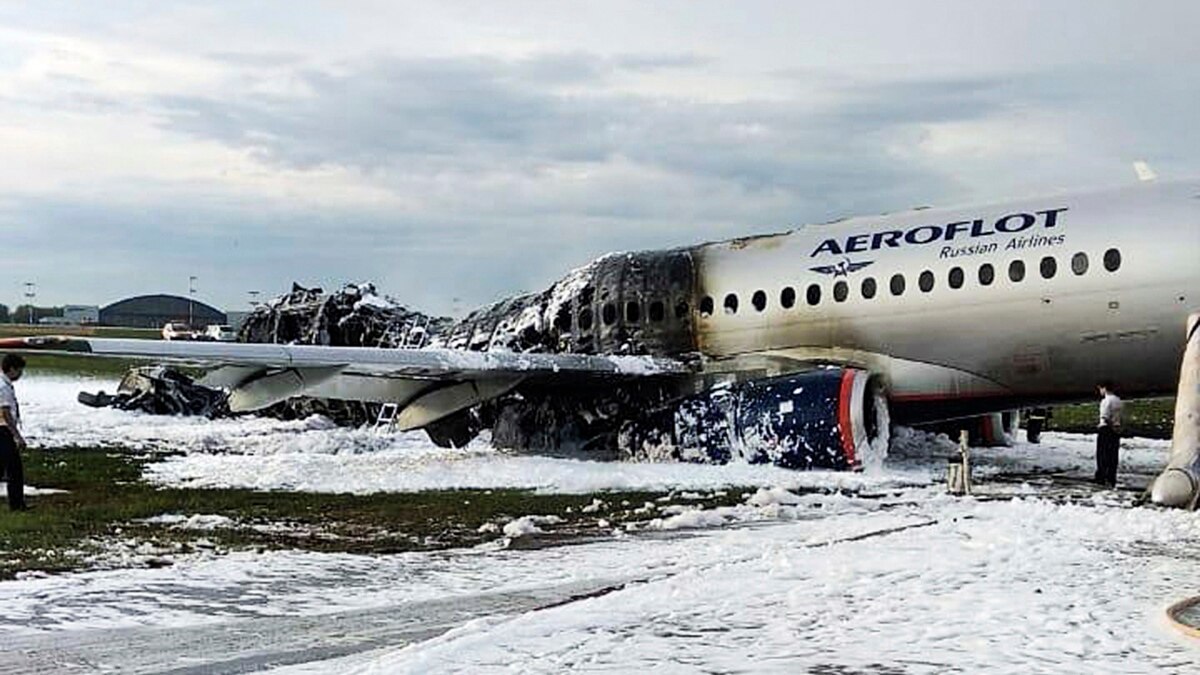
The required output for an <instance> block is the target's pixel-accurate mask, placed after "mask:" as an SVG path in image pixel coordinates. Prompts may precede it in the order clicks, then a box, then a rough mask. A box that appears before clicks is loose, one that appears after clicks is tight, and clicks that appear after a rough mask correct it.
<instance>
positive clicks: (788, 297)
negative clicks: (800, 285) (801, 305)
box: [779, 286, 796, 309]
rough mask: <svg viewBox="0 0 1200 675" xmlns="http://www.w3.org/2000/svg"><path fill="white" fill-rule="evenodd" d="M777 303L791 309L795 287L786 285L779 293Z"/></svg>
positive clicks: (793, 304) (794, 301)
mask: <svg viewBox="0 0 1200 675" xmlns="http://www.w3.org/2000/svg"><path fill="white" fill-rule="evenodd" d="M779 304H781V305H783V308H784V309H791V308H792V307H794V306H795V305H796V289H794V288H792V287H791V286H788V287H787V288H784V289H783V291H781V292H780V293H779Z"/></svg>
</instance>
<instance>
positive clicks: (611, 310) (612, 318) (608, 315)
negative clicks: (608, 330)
mask: <svg viewBox="0 0 1200 675" xmlns="http://www.w3.org/2000/svg"><path fill="white" fill-rule="evenodd" d="M600 317H601V318H603V319H604V325H605V326H611V325H613V324H614V323H616V322H617V308H616V306H614V305H613V304H612V303H611V302H608V303H605V304H604V308H603V309H601V310H600Z"/></svg>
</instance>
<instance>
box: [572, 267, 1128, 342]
mask: <svg viewBox="0 0 1200 675" xmlns="http://www.w3.org/2000/svg"><path fill="white" fill-rule="evenodd" d="M1103 263H1104V269H1106V270H1108V271H1109V272H1116V271H1117V270H1118V269H1119V268H1120V267H1121V252H1120V251H1118V250H1117V249H1115V248H1112V249H1109V250H1107V251H1105V253H1104V259H1103ZM1088 265H1089V263H1088V256H1087V254H1086V253H1076V254H1075V255H1074V256H1072V257H1071V271H1072V272H1074V273H1075V275H1076V276H1082V275H1083V274H1086V273H1087V271H1088ZM1038 270H1039V272H1040V273H1041V276H1042V278H1043V279H1053V278H1054V276H1055V275H1056V274H1058V261H1057V260H1056V259H1055V258H1054V257H1053V256H1046V257H1044V258H1042V260H1041V263H1040V264H1039V265H1038ZM977 277H978V279H979V285H980V286H990V285H992V283H993V282H994V281H995V280H996V269H995V267H993V266H992V264H991V263H984V264H982V265H980V266H979V270H978V273H977ZM1008 278H1009V279H1011V280H1012V281H1013V282H1020V281H1023V280H1024V279H1025V262H1024V261H1022V260H1014V261H1012V262H1011V263H1009V266H1008ZM946 283H947V285H948V286H949V287H950V288H953V289H959V288H962V287H963V285H964V284H965V283H966V272H965V271H964V270H963V268H961V267H954V268H951V269H950V272H949V274H948V275H947V277H946ZM934 284H935V279H934V274H933V272H931V271H929V270H925V271H924V272H921V274H920V276H918V277H917V288H919V289H920V290H921V292H923V293H928V292H930V291H932V290H933V286H934ZM906 288H907V281H906V280H905V277H904V275H903V274H893V275H892V277H891V279H889V280H888V289H889V290H890V291H891V294H892V295H894V296H900V295H904V292H905V290H906ZM859 293H860V294H861V295H862V297H863V298H864V299H867V300H870V299H872V298H874V297H875V295H876V294H877V293H878V285H877V283H876V281H875V278H874V277H867V278H865V279H863V280H862V283H861V285H860V286H859ZM821 294H822V291H821V286H820V285H819V284H810V285H809V286H808V288H807V289H806V290H805V292H804V301H805V302H806V303H808V305H809V306H816V305H819V304H820V303H821ZM849 297H850V284H849V283H847V282H846V281H842V280H839V281H837V282H835V283H834V284H833V300H834V302H845V301H846V300H847V299H849ZM796 299H797V298H796V289H794V288H792V287H791V286H788V287H786V288H784V289H783V290H782V291H781V292H780V294H779V304H780V306H781V307H783V308H784V309H791V308H793V307H795V306H796ZM714 304H715V303H714V301H713V299H712V298H711V297H709V296H705V297H704V298H702V299H701V300H700V314H701V315H702V316H711V315H712V314H713V311H714V309H715V307H714ZM750 304H751V305H752V306H753V307H754V309H755V310H756V311H759V312H762V311H765V310H766V309H767V293H766V291H762V290H758V291H755V292H754V295H753V296H751V298H750ZM723 307H724V310H725V313H726V314H737V312H738V296H737V294H736V293H729V294H728V295H726V296H725V301H724V304H723ZM624 309H625V322H626V323H639V322H641V320H642V306H641V304H640V303H638V302H637V301H636V300H631V301H629V302H627V303H625V308H624ZM674 310H675V318H676V319H683V318H685V317H686V316H687V314H688V310H689V307H688V303H687V301H685V300H680V301H679V302H677V303H675V307H674ZM617 317H618V309H617V305H615V304H613V303H611V302H610V303H606V304H605V305H604V306H603V307H601V309H600V320H601V321H602V322H603V323H604V325H606V326H611V325H613V324H615V323H616V322H617ZM666 317H667V308H666V305H665V304H664V303H663V302H662V301H661V300H655V301H653V302H651V303H650V304H649V305H648V306H647V308H646V318H647V319H648V320H649V321H650V322H652V323H661V322H662V321H665V320H666ZM595 321H596V318H595V316H594V314H593V312H592V309H591V308H590V307H584V308H583V309H581V310H579V314H578V315H577V316H576V325H577V326H578V327H579V329H580V330H582V331H589V330H591V329H592V327H593V325H594V324H595ZM556 323H558V324H559V325H558V328H559V329H561V330H564V331H565V330H570V328H571V326H570V318H569V317H568V316H563V317H561V318H560V319H559V320H558V321H557V322H556Z"/></svg>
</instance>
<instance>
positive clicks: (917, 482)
mask: <svg viewBox="0 0 1200 675" xmlns="http://www.w3.org/2000/svg"><path fill="white" fill-rule="evenodd" d="M79 386H80V384H79V382H78V381H68V380H55V379H35V378H31V379H30V380H29V381H28V382H23V383H21V385H20V387H21V389H20V393H21V395H22V397H23V400H24V401H26V402H27V403H26V405H25V408H24V413H25V417H26V419H27V420H28V423H29V424H30V428H29V431H30V433H31V434H32V435H34V436H35V438H37V440H38V441H39V442H40V443H42V444H45V445H63V444H71V445H84V444H93V443H96V442H106V443H109V444H117V445H126V446H141V447H146V446H147V445H152V446H155V447H165V448H172V449H177V450H182V451H184V452H185V454H184V455H183V456H181V457H180V458H178V459H177V460H171V461H169V462H167V463H166V466H169V467H173V468H170V469H162V470H159V471H158V472H156V474H155V476H156V479H157V480H161V481H164V482H174V483H180V484H191V485H217V484H221V485H248V486H259V487H292V488H300V487H305V488H311V489H323V490H340V489H347V488H348V487H352V488H353V489H355V490H357V491H371V490H376V489H426V488H436V487H448V486H465V485H475V486H480V487H485V486H486V487H499V486H502V485H518V486H527V487H537V488H540V489H543V490H560V489H561V490H573V491H576V490H588V489H596V488H611V487H632V486H636V487H660V486H661V487H668V486H669V487H672V488H680V487H697V486H699V487H707V486H716V485H725V484H738V485H761V486H764V489H759V490H755V489H753V488H751V489H750V490H748V491H747V493H746V496H745V498H744V500H743V503H742V505H741V506H735V507H724V508H721V509H712V510H708V511H692V510H689V509H688V508H687V507H686V506H675V507H668V508H664V509H662V513H661V514H660V517H659V518H658V519H657V520H655V521H653V522H651V523H650V524H648V525H645V526H642V527H640V528H639V529H636V530H633V531H621V532H614V534H613V535H612V537H611V538H610V539H606V540H601V541H595V542H591V543H586V544H579V545H573V546H563V547H556V548H548V549H538V550H514V549H511V548H504V547H503V546H495V545H493V546H487V547H482V548H479V549H473V550H462V551H450V552H439V553H408V554H402V555H392V556H354V555H341V554H338V555H334V554H320V553H301V552H271V553H262V554H255V553H250V552H245V553H236V554H230V555H227V556H223V557H196V558H188V559H182V560H179V561H178V562H177V563H176V564H175V565H174V566H173V567H170V568H166V569H125V570H111V571H103V572H89V573H82V574H72V575H62V576H55V577H46V578H27V579H22V580H18V581H10V582H4V583H0V635H2V636H4V639H5V641H6V643H5V644H6V645H7V647H6V648H7V649H10V650H11V652H10V654H11V655H12V656H13V658H12V659H9V660H7V661H6V660H0V672H5V671H4V669H5V668H6V667H12V668H19V669H20V670H21V671H23V672H39V671H40V672H56V669H57V668H61V667H63V664H65V663H74V662H75V661H71V660H70V659H76V658H77V659H78V660H79V662H84V663H87V664H90V666H91V667H93V668H95V669H98V670H108V671H114V672H116V671H143V672H157V671H164V670H170V669H173V668H183V667H187V668H195V669H200V670H203V671H205V672H246V671H248V670H254V669H264V668H269V667H271V666H282V668H281V670H280V672H285V673H325V672H349V673H409V672H411V673H418V672H419V673H425V672H470V673H475V672H496V671H504V672H563V671H566V670H584V671H606V672H629V671H634V670H646V671H655V672H696V671H705V672H825V673H851V672H855V673H857V672H863V673H944V672H989V673H992V672H995V673H1029V672H1061V673H1076V672H1088V673H1163V672H1166V673H1194V672H1197V671H1198V669H1200V645H1197V643H1196V642H1195V641H1192V642H1188V640H1187V638H1184V637H1182V636H1181V635H1180V634H1178V633H1176V632H1175V631H1173V630H1172V629H1171V628H1170V627H1169V626H1168V625H1167V622H1166V621H1165V619H1164V618H1163V616H1164V614H1163V612H1164V610H1165V608H1166V607H1167V606H1168V605H1169V604H1171V603H1172V602H1173V601H1175V600H1178V599H1180V598H1183V597H1186V596H1189V595H1195V594H1196V593H1197V592H1200V564H1198V563H1200V554H1198V553H1197V551H1200V518H1198V517H1197V515H1196V514H1194V513H1184V512H1180V511H1167V510H1158V509H1149V508H1132V507H1131V506H1130V503H1129V496H1128V494H1127V493H1122V492H1113V491H1093V490H1092V489H1091V488H1090V487H1088V486H1086V485H1084V484H1082V483H1081V484H1080V485H1078V486H1077V487H1072V488H1068V489H1071V490H1074V491H1075V492H1074V493H1073V494H1072V495H1071V498H1069V499H1063V498H1062V495H1061V494H1058V495H1054V498H1051V496H1052V495H1051V494H1050V491H1051V490H1062V489H1063V488H1062V484H1061V483H1059V484H1058V485H1057V486H1055V487H1053V488H1047V487H1045V486H1043V484H1041V483H1039V480H1038V476H1039V474H1040V473H1041V472H1056V473H1059V474H1063V473H1066V474H1069V475H1077V476H1080V477H1084V476H1087V475H1088V474H1090V472H1091V467H1092V443H1093V439H1091V438H1090V437H1087V436H1070V435H1054V434H1051V435H1048V436H1047V437H1046V439H1045V442H1044V443H1043V444H1042V445H1038V446H1032V445H1026V444H1018V446H1017V447H1015V448H1011V449H1006V450H989V451H984V452H980V453H977V455H976V459H977V466H978V467H979V474H980V475H981V477H982V478H983V482H982V484H981V485H980V486H979V487H980V493H981V494H982V495H985V497H983V498H951V497H948V496H946V495H945V494H944V493H943V491H942V488H941V486H939V485H937V484H935V483H934V479H935V477H938V476H941V474H942V472H943V470H944V465H943V461H942V460H941V459H935V458H940V457H941V456H944V454H945V453H946V452H947V451H948V450H949V448H947V447H945V446H944V445H942V443H943V441H939V440H938V439H935V438H932V437H929V436H925V435H922V434H918V433H915V432H908V431H903V430H902V431H901V432H900V438H899V439H898V441H897V443H896V444H895V445H894V447H893V456H892V457H890V458H889V460H888V461H887V462H886V463H885V465H884V467H883V468H882V469H880V470H878V471H876V472H873V473H863V474H858V475H838V474H799V473H794V472H788V471H781V470H776V469H771V468H766V467H747V466H739V465H733V466H726V467H719V466H685V465H677V464H662V465H623V464H601V463H589V462H574V461H570V460H539V459H535V458H522V457H511V456H508V455H505V454H503V453H497V452H494V451H492V450H490V449H488V448H487V447H486V446H483V445H476V446H473V447H471V448H468V449H466V450H463V451H446V450H440V449H436V448H433V447H431V446H430V445H429V444H428V443H426V442H424V441H422V440H421V439H420V438H419V437H411V436H402V437H399V438H392V437H388V436H383V435H376V434H373V433H370V432H360V431H347V430H339V429H330V428H325V426H324V425H320V424H316V423H297V424H286V423H277V422H268V421H262V420H253V419H247V420H236V421H220V422H209V421H203V420H189V419H183V418H176V419H172V418H154V417H148V416H142V415H133V414H129V413H118V412H114V411H91V410H86V409H81V408H79V407H76V406H75V405H74V404H73V403H70V401H71V400H73V397H74V391H75V390H76V389H78V388H79ZM93 386H94V385H93ZM63 401H65V403H64V402H63ZM1124 448H1125V449H1124V451H1123V453H1122V471H1123V480H1124V481H1127V482H1128V481H1131V480H1134V479H1143V480H1144V479H1145V478H1146V477H1147V476H1149V475H1151V474H1153V472H1154V471H1155V470H1157V469H1159V468H1161V466H1162V464H1163V462H1164V461H1165V458H1166V444H1165V443H1163V442H1158V441H1144V440H1140V439H1128V440H1126V442H1125V444H1124ZM293 464H294V465H297V466H298V467H300V468H288V467H289V465H293ZM256 467H257V472H258V473H259V474H265V475H266V477H262V476H259V477H255V475H254V474H255V468H256ZM526 472H529V473H528V474H527V473H526ZM481 473H483V474H492V475H482V476H481V475H477V474H481ZM1000 474H1004V476H1003V478H1004V479H1005V480H1004V481H1000V480H992V481H991V482H989V481H988V480H987V479H988V477H991V478H993V479H995V478H1000V477H1001V476H1000ZM1014 476H1016V478H1015V479H1014V478H1013V477H1014ZM1022 476H1028V480H1026V479H1025V478H1023V477H1022ZM830 480H832V481H834V482H835V483H836V484H840V485H843V486H844V487H846V488H847V490H848V491H849V490H854V489H857V488H862V490H861V491H860V492H859V493H858V494H853V493H850V492H847V493H843V494H803V495H797V494H793V493H791V492H789V491H788V489H787V488H795V487H802V486H804V485H809V484H813V483H821V482H823V481H824V482H828V481H830ZM843 481H844V482H843ZM533 515H537V514H533ZM530 522H534V523H536V520H535V519H531V520H530ZM511 529H512V534H514V535H522V536H529V535H527V534H526V533H527V532H531V531H532V530H531V529H529V528H522V527H513V528H511ZM588 588H591V589H605V590H606V591H609V592H606V593H587V592H580V590H579V589H588ZM497 598H500V599H499V600H498V599H497ZM547 598H549V599H551V600H553V601H548V600H547ZM431 603H432V604H431ZM439 603H440V604H439ZM447 629H448V630H447ZM389 630H390V632H389ZM239 631H240V633H239ZM444 631H445V632H444ZM238 635H241V636H242V637H241V638H237V636H238ZM235 638H237V639H235ZM297 643H300V644H303V645H305V648H304V649H303V650H302V649H300V648H299V647H295V644H297ZM14 672H16V671H14Z"/></svg>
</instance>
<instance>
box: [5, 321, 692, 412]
mask: <svg viewBox="0 0 1200 675" xmlns="http://www.w3.org/2000/svg"><path fill="white" fill-rule="evenodd" d="M0 351H17V352H55V353H68V354H79V355H87V356H93V357H103V358H119V359H131V360H142V361H149V362H154V363H176V364H181V365H192V366H200V367H204V368H209V369H212V370H211V372H210V373H209V374H208V375H206V376H205V377H204V378H203V379H201V380H200V381H199V382H200V383H201V384H205V385H208V386H215V387H223V388H226V389H229V390H230V392H231V393H230V397H229V406H230V409H231V410H234V411H249V410H258V409H261V408H265V407H267V406H269V405H272V404H274V403H277V402H279V401H282V400H284V399H287V398H290V397H292V396H299V395H307V396H316V397H319V398H336V399H344V400H355V401H371V402H379V403H396V404H397V405H398V406H400V407H402V408H403V409H404V410H403V412H402V415H401V417H402V418H403V421H402V423H401V426H402V427H405V428H419V427H420V426H421V425H422V424H423V423H428V422H429V421H431V420H434V419H438V418H440V417H442V416H444V415H445V414H447V411H450V412H453V411H454V410H458V409H462V408H463V407H466V405H473V404H475V403H479V402H482V401H486V400H489V399H491V398H495V397H496V396H499V395H501V394H503V393H505V392H508V391H510V390H511V389H513V388H514V387H516V386H517V384H519V383H521V382H523V381H526V380H529V379H531V378H580V377H608V378H641V377H650V376H662V375H679V374H684V373H687V372H690V368H689V367H688V366H687V364H685V363H683V362H681V361H676V360H673V359H664V358H658V357H651V356H591V355H583V354H527V353H514V352H498V351H491V352H472V351H465V350H453V349H380V348H371V347H322V346H313V345H281V344H250V343H233V342H182V341H165V340H128V339H113V338H89V337H24V338H5V339H0ZM418 404H420V405H418ZM414 406H415V408H414ZM422 411H424V412H422Z"/></svg>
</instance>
